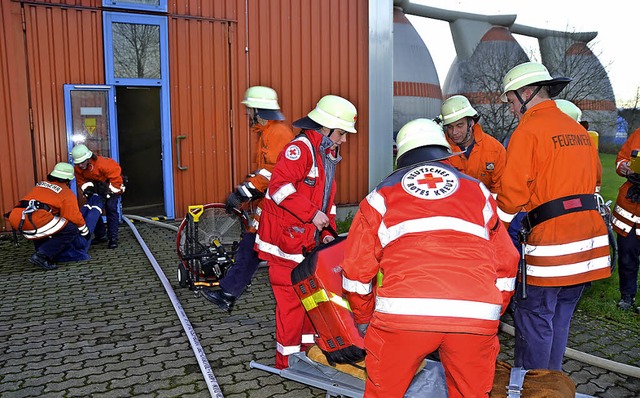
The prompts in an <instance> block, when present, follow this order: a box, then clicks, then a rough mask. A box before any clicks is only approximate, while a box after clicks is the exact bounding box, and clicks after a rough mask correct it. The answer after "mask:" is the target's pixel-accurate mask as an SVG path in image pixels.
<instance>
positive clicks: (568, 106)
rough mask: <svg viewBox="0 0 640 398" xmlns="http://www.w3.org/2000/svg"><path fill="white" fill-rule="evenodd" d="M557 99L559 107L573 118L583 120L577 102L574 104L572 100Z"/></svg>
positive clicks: (578, 120) (577, 120)
mask: <svg viewBox="0 0 640 398" xmlns="http://www.w3.org/2000/svg"><path fill="white" fill-rule="evenodd" d="M555 101H556V105H557V106H558V108H560V110H561V111H562V112H564V113H566V114H567V115H569V116H571V119H573V120H575V121H576V122H578V123H580V121H581V120H582V111H581V110H580V108H578V106H577V105H576V104H574V103H573V102H571V101H567V100H565V99H557V100H555Z"/></svg>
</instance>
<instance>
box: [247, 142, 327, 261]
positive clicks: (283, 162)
mask: <svg viewBox="0 0 640 398" xmlns="http://www.w3.org/2000/svg"><path fill="white" fill-rule="evenodd" d="M322 137H323V136H322V134H320V133H319V132H317V131H314V130H305V131H304V132H303V133H301V134H299V135H298V136H297V137H296V138H295V139H294V140H293V141H291V142H290V143H289V144H287V145H286V146H285V148H284V149H283V150H282V152H281V153H280V155H279V156H278V160H277V162H276V165H275V167H274V168H273V172H272V173H271V182H270V183H269V187H268V189H267V192H266V196H265V198H264V200H263V201H262V216H261V218H260V225H259V227H258V234H257V236H256V245H255V248H256V250H257V251H258V255H259V257H260V258H261V259H263V260H266V261H268V262H269V261H275V262H277V263H280V264H287V266H290V267H291V268H293V267H295V266H296V265H297V264H298V263H299V262H301V261H302V260H303V259H304V254H303V251H304V250H307V251H310V250H311V249H313V248H314V247H315V245H316V239H315V238H316V229H317V228H316V227H315V225H314V224H313V217H314V216H315V215H316V213H317V212H318V211H323V212H324V213H325V214H327V216H328V217H329V222H330V224H331V226H332V227H333V228H334V230H335V228H336V223H335V218H336V207H335V205H334V203H333V199H334V196H335V192H336V182H335V179H334V180H333V181H332V184H331V187H330V188H329V192H328V194H329V201H328V202H327V203H328V205H327V208H326V209H322V203H323V198H324V195H325V185H326V181H325V171H324V165H323V158H322V156H321V155H320V143H321V142H322ZM329 234H330V233H329V232H327V231H323V233H322V234H321V235H320V236H319V239H320V241H322V239H323V238H324V237H325V236H327V235H329Z"/></svg>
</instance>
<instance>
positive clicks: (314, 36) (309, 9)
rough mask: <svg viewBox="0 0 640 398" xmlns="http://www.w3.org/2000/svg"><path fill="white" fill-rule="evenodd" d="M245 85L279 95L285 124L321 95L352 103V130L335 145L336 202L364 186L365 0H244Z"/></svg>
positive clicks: (353, 198) (360, 193)
mask: <svg viewBox="0 0 640 398" xmlns="http://www.w3.org/2000/svg"><path fill="white" fill-rule="evenodd" d="M248 3H249V10H248V18H249V20H248V27H249V42H248V48H249V85H267V86H271V87H273V88H274V89H275V90H276V91H277V92H278V94H279V97H280V106H281V108H282V109H283V113H284V114H285V116H286V117H287V119H288V120H289V121H290V122H292V121H294V120H296V119H298V118H300V117H303V116H305V115H306V114H307V113H308V112H309V111H310V110H311V109H313V107H314V106H315V104H316V102H317V101H318V100H319V99H320V98H321V97H322V96H323V95H326V94H336V95H340V96H343V97H345V98H347V99H349V100H350V101H351V102H353V103H354V105H355V106H356V107H357V108H358V113H359V118H358V121H357V124H356V128H357V130H358V133H357V134H356V135H350V136H349V138H348V141H347V143H346V144H345V145H344V147H343V148H342V156H343V160H342V162H341V164H340V165H339V166H338V168H337V182H338V193H337V198H336V202H337V203H338V204H355V203H358V202H359V201H360V200H362V198H363V197H364V196H365V195H366V193H367V191H368V152H369V147H368V133H367V131H368V114H367V109H368V107H369V103H368V62H367V57H368V45H367V43H368V2H367V1H366V0H309V1H299V0H249V2H248Z"/></svg>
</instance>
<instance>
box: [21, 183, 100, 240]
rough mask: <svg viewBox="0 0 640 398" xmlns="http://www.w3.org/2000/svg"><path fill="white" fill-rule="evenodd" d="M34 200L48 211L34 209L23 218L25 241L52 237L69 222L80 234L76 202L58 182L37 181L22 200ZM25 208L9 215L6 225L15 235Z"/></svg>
mask: <svg viewBox="0 0 640 398" xmlns="http://www.w3.org/2000/svg"><path fill="white" fill-rule="evenodd" d="M32 199H35V200H37V201H39V202H40V203H43V204H45V205H47V206H48V207H49V209H50V210H45V209H38V210H36V211H34V212H33V213H31V219H29V217H28V216H26V217H25V218H24V223H23V225H22V231H20V232H23V233H24V237H25V238H27V239H40V238H44V237H47V236H51V235H54V234H56V233H57V232H58V231H60V230H61V229H62V228H64V226H65V225H67V221H71V222H72V223H73V224H75V225H76V226H77V227H78V230H79V231H80V232H85V230H88V229H87V226H86V224H85V221H84V218H83V217H82V214H81V213H80V208H79V207H78V199H77V198H76V196H75V195H74V194H73V191H72V190H71V189H69V187H68V186H67V185H66V184H64V183H61V182H53V181H40V182H39V183H37V184H36V186H35V187H34V188H33V189H32V190H31V191H30V192H29V193H28V194H27V195H25V196H24V197H23V198H22V200H23V201H29V200H32ZM24 210H25V207H15V208H14V209H13V210H11V212H10V214H9V223H10V224H11V228H13V229H14V230H15V231H18V230H19V225H20V221H21V219H22V212H23V211H24Z"/></svg>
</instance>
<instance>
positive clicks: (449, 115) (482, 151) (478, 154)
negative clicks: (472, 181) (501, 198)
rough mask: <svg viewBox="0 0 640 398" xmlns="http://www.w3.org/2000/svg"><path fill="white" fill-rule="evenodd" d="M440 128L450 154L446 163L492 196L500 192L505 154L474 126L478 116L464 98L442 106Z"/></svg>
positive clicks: (496, 143)
mask: <svg viewBox="0 0 640 398" xmlns="http://www.w3.org/2000/svg"><path fill="white" fill-rule="evenodd" d="M440 112H441V115H442V124H443V126H444V131H445V134H446V136H447V141H448V142H449V145H451V150H452V151H453V152H461V153H460V154H459V155H456V156H452V157H451V158H449V161H450V162H451V164H452V165H453V167H455V168H456V169H458V170H460V171H461V172H463V173H465V174H467V175H470V176H471V177H473V178H477V179H478V180H480V181H481V182H482V183H483V184H484V185H486V187H487V188H489V191H491V193H492V194H497V193H498V190H499V189H500V177H501V176H502V173H503V172H504V166H505V164H506V162H507V151H506V150H505V149H504V146H503V145H502V144H501V143H500V142H499V141H498V140H496V139H495V138H493V137H492V136H490V135H489V134H487V133H485V132H484V131H483V130H482V126H481V125H480V123H478V120H479V119H480V115H479V114H478V112H476V110H475V109H473V107H472V106H471V103H469V100H468V99H467V97H465V96H463V95H454V96H452V97H449V98H448V99H447V100H446V101H444V102H443V103H442V108H441V110H440Z"/></svg>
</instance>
